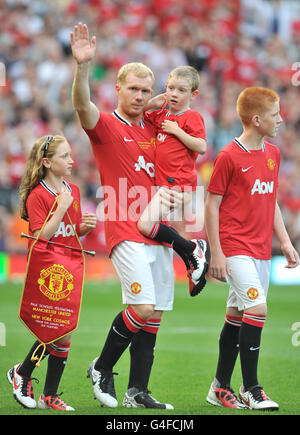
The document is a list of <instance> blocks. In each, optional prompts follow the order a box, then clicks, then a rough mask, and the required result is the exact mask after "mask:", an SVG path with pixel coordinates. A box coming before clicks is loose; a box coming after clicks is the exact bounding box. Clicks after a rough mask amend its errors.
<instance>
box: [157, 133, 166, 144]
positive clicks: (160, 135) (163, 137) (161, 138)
mask: <svg viewBox="0 0 300 435" xmlns="http://www.w3.org/2000/svg"><path fill="white" fill-rule="evenodd" d="M166 137H167V135H166V134H163V133H158V135H157V136H156V138H157V140H159V141H160V142H164V140H165V138H166Z"/></svg>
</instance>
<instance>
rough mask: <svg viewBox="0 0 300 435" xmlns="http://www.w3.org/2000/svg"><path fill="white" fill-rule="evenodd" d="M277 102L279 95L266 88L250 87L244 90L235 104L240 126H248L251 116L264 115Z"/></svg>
mask: <svg viewBox="0 0 300 435" xmlns="http://www.w3.org/2000/svg"><path fill="white" fill-rule="evenodd" d="M279 100H280V97H279V95H278V94H277V93H276V92H274V91H272V90H271V89H268V88H263V87H259V86H252V87H249V88H246V89H244V90H243V91H242V92H241V93H240V95H239V97H238V99H237V103H236V109H237V113H238V115H239V118H240V120H241V122H242V124H243V125H245V126H249V125H250V124H251V120H252V118H253V116H255V115H264V114H265V113H266V112H267V111H268V110H270V108H271V107H272V106H273V105H274V104H275V103H276V102H277V101H279Z"/></svg>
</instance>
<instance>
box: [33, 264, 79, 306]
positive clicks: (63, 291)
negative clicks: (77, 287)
mask: <svg viewBox="0 0 300 435" xmlns="http://www.w3.org/2000/svg"><path fill="white" fill-rule="evenodd" d="M38 284H39V289H40V291H41V292H42V293H43V294H44V295H45V296H46V298H48V299H50V300H51V301H60V300H61V299H65V298H67V297H68V296H69V294H70V293H71V291H72V290H73V288H74V285H73V275H72V274H71V273H69V272H68V271H67V269H65V267H64V266H62V265H59V264H53V265H52V266H50V267H48V268H47V269H42V270H41V272H40V277H39V279H38Z"/></svg>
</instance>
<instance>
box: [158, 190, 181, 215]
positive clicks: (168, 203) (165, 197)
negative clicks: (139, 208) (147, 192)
mask: <svg viewBox="0 0 300 435" xmlns="http://www.w3.org/2000/svg"><path fill="white" fill-rule="evenodd" d="M159 196H160V203H161V204H162V205H163V206H165V207H167V208H169V209H170V210H173V209H174V208H177V207H182V193H181V192H177V191H176V190H171V189H168V188H165V187H161V188H160V189H159Z"/></svg>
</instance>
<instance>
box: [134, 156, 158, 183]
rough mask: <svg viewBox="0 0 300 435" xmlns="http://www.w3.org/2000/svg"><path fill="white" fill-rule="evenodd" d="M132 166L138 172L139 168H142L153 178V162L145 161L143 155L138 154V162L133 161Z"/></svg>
mask: <svg viewBox="0 0 300 435" xmlns="http://www.w3.org/2000/svg"><path fill="white" fill-rule="evenodd" d="M134 166H135V170H136V171H137V172H139V171H140V170H141V169H143V170H144V171H146V172H147V174H148V175H149V176H150V177H152V178H154V175H155V168H154V163H150V162H149V163H147V162H146V161H145V158H144V156H139V157H138V163H135V164H134Z"/></svg>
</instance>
